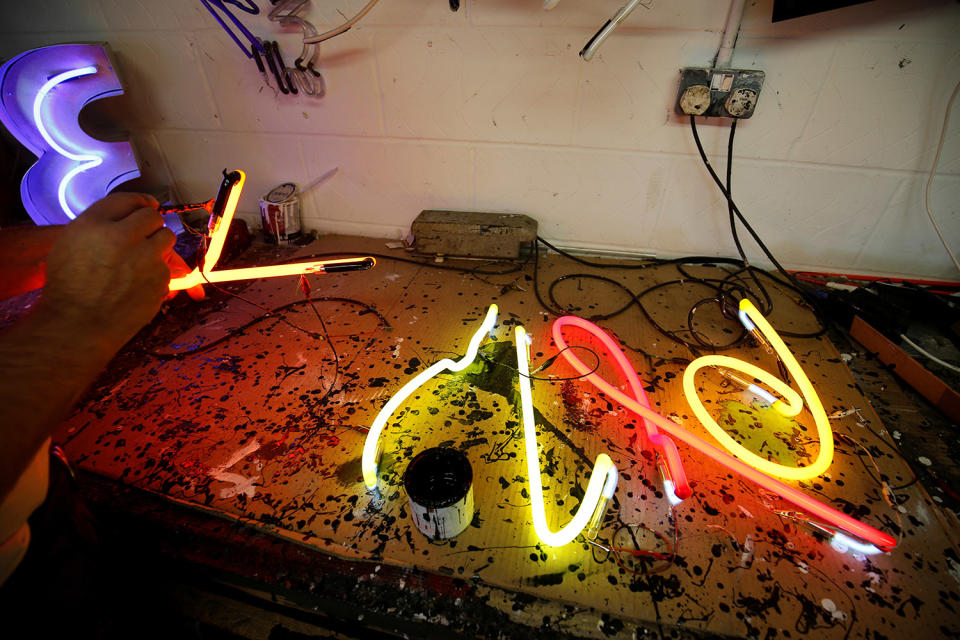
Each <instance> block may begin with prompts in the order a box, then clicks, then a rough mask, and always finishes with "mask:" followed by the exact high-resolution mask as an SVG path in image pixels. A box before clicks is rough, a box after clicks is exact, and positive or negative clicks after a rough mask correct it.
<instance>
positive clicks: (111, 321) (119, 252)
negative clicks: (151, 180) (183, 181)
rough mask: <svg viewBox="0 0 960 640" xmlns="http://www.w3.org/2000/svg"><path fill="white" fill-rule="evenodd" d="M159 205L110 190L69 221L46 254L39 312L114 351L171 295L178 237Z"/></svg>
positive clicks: (81, 336)
mask: <svg viewBox="0 0 960 640" xmlns="http://www.w3.org/2000/svg"><path fill="white" fill-rule="evenodd" d="M158 206H159V205H158V203H157V201H156V199H155V198H153V197H151V196H148V195H145V194H137V193H117V194H112V195H109V196H107V197H106V198H103V199H102V200H99V201H98V202H96V203H94V204H93V205H91V206H90V208H89V209H87V210H86V211H85V212H83V213H82V214H81V215H79V216H78V217H77V218H76V220H74V221H72V222H71V223H70V224H69V225H67V226H66V228H65V229H64V230H63V233H62V235H61V236H60V238H59V239H58V240H57V241H56V242H55V243H54V245H53V247H52V248H51V250H50V254H49V255H48V257H47V274H46V285H45V286H44V289H43V294H42V295H41V299H40V303H39V305H38V309H37V312H38V313H46V314H47V315H51V316H54V317H56V318H57V319H59V320H60V321H62V322H64V327H65V330H67V331H70V332H71V333H72V334H74V335H76V336H77V338H79V339H86V340H89V341H92V342H94V343H96V345H97V346H99V347H101V348H103V349H106V350H108V351H110V355H111V356H112V355H113V353H115V352H116V351H117V350H118V349H119V348H120V347H122V346H123V345H124V344H125V343H126V342H127V341H128V340H130V338H132V337H133V336H134V335H135V334H136V332H137V331H139V330H140V328H141V327H143V326H144V325H145V324H146V323H147V322H149V321H150V320H151V319H152V318H153V316H154V315H155V314H156V313H157V311H158V310H159V309H160V305H161V303H162V302H163V300H164V298H165V297H166V295H167V294H168V293H169V287H170V267H169V266H168V261H170V260H171V259H172V258H171V257H170V254H173V245H174V243H175V242H176V236H175V235H174V234H173V232H172V231H170V230H169V229H167V228H166V227H164V226H163V216H162V215H161V214H160V213H159V212H158V211H157V207H158Z"/></svg>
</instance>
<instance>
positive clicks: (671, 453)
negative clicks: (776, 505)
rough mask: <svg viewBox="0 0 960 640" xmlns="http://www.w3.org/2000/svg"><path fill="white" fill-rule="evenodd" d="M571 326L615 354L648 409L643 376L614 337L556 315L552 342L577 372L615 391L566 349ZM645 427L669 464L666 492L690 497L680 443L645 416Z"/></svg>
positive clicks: (602, 388) (604, 389)
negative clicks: (565, 335)
mask: <svg viewBox="0 0 960 640" xmlns="http://www.w3.org/2000/svg"><path fill="white" fill-rule="evenodd" d="M568 325H569V326H571V327H577V328H578V329H583V330H584V331H586V332H587V333H589V334H590V335H592V336H594V337H595V338H597V339H598V340H600V342H601V344H603V346H604V348H606V350H607V352H608V353H609V354H610V355H611V356H612V357H613V359H614V361H615V362H616V363H617V365H618V366H619V367H620V371H621V372H622V373H623V375H624V376H625V377H626V379H627V383H628V384H629V386H630V392H631V394H632V396H633V398H634V400H636V401H637V402H638V403H639V404H640V405H641V406H644V407H646V408H647V409H649V408H650V401H649V400H648V399H647V394H646V392H645V391H644V390H643V385H641V384H640V378H639V377H638V376H637V372H636V371H634V370H633V367H632V366H631V365H630V362H629V361H628V360H627V356H626V355H624V353H623V351H622V350H621V349H620V347H619V346H618V345H617V343H616V342H614V341H613V338H611V337H610V336H609V335H608V334H607V332H606V331H604V330H603V329H601V328H600V327H598V326H597V325H595V324H593V323H592V322H589V321H587V320H584V319H583V318H580V317H577V316H562V317H560V318H557V319H556V320H555V321H554V323H553V341H554V342H555V343H556V344H557V349H559V350H560V351H562V352H563V356H564V357H565V358H566V359H567V362H569V363H570V365H571V366H572V367H573V368H574V369H575V370H576V372H577V373H579V374H580V375H582V376H584V377H585V378H586V379H587V380H589V381H590V382H592V383H593V385H594V386H595V387H597V389H599V390H600V391H602V392H604V393H606V394H608V395H611V394H610V392H611V390H616V387H614V386H613V385H612V384H610V383H609V382H607V381H606V380H604V379H603V377H602V376H600V375H599V374H598V373H596V372H593V373H591V371H590V370H591V367H588V366H587V365H586V364H585V363H584V362H583V361H582V360H580V358H578V357H577V356H576V354H574V353H573V351H572V350H571V349H568V348H567V343H566V341H565V340H564V339H563V328H564V327H565V326H568ZM643 428H644V429H645V430H646V433H647V439H648V440H649V441H650V444H651V445H653V446H654V448H656V450H657V451H658V452H659V453H660V455H661V456H662V457H663V460H664V464H665V465H666V472H667V473H666V475H667V476H668V477H666V478H664V485H665V488H666V490H667V494H668V495H669V494H670V492H671V491H672V492H673V493H674V494H675V495H676V497H677V498H679V499H680V500H685V499H686V498H689V497H690V494H691V490H690V484H689V483H688V482H687V474H686V472H685V471H684V470H683V462H682V461H681V460H680V453H679V452H678V451H677V445H676V444H675V443H674V442H673V440H671V439H670V438H669V437H667V436H665V435H663V434H662V433H660V431H659V430H658V429H657V425H655V424H654V423H653V422H651V421H650V420H648V419H646V418H643ZM671 485H672V486H671Z"/></svg>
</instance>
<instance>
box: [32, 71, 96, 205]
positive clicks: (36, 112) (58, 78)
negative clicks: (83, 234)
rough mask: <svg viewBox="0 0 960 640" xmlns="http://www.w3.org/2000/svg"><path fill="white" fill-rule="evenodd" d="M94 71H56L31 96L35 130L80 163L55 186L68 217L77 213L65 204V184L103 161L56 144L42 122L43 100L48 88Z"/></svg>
mask: <svg viewBox="0 0 960 640" xmlns="http://www.w3.org/2000/svg"><path fill="white" fill-rule="evenodd" d="M96 72H97V68H96V67H94V66H88V67H80V68H79V69H72V70H70V71H64V72H63V73H58V74H57V75H55V76H53V77H52V78H50V79H49V80H47V81H46V82H45V83H43V86H42V87H40V90H39V91H37V95H36V96H35V97H34V98H33V120H34V123H36V126H37V131H39V132H40V135H41V136H42V137H43V139H44V141H45V142H46V143H47V144H48V145H50V148H51V149H53V150H54V151H56V152H57V153H59V154H60V155H62V156H64V157H65V158H69V159H70V160H73V161H75V162H79V163H81V164H78V165H77V166H76V167H74V168H73V169H71V170H70V171H68V172H67V173H66V174H65V175H64V176H63V178H61V179H60V184H59V185H58V186H57V199H58V200H59V201H60V207H61V208H62V209H63V212H64V213H66V214H67V217H69V218H70V219H73V218H76V217H77V214H75V213H74V212H73V210H72V209H70V205H69V204H67V185H69V184H70V181H71V180H73V177H74V176H75V175H77V174H78V173H81V172H83V171H86V170H87V169H92V168H93V167H96V166H99V165H100V164H101V163H102V162H103V158H101V157H100V156H96V155H91V154H89V153H72V152H70V151H68V150H67V149H64V148H63V147H62V146H61V145H60V144H58V143H57V141H56V140H55V139H54V138H53V136H51V135H50V132H49V131H48V130H47V126H46V124H44V122H43V100H44V98H46V97H47V94H48V93H50V90H51V89H53V88H54V87H56V86H57V85H58V84H60V83H62V82H66V81H67V80H72V79H73V78H80V77H82V76H88V75H90V74H93V73H96Z"/></svg>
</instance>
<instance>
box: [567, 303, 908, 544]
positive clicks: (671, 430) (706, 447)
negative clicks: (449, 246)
mask: <svg viewBox="0 0 960 640" xmlns="http://www.w3.org/2000/svg"><path fill="white" fill-rule="evenodd" d="M570 318H572V316H564V317H563V318H559V319H557V320H556V321H555V322H554V327H553V335H554V340H555V341H556V342H557V346H558V347H560V348H561V349H562V348H563V347H564V346H565V344H564V343H562V339H560V338H559V336H560V329H558V328H557V325H558V324H560V327H561V328H562V327H563V325H564V324H572V325H576V326H578V327H581V328H583V329H585V330H586V331H589V332H590V333H591V334H593V335H595V336H597V337H598V338H600V339H601V341H603V342H604V345H605V346H606V347H607V349H608V350H609V352H610V353H611V354H612V355H613V357H614V360H615V361H616V362H617V365H618V366H619V367H620V369H621V371H622V372H623V374H624V375H625V376H626V377H627V378H628V379H629V378H630V375H631V374H633V375H634V376H636V373H634V371H633V367H632V366H631V365H630V362H629V361H628V360H627V357H626V355H624V353H623V351H621V349H620V347H619V346H618V345H616V344H615V343H614V342H613V341H612V340H611V339H610V337H609V336H607V335H606V334H605V333H604V332H603V330H602V329H600V327H597V326H596V325H594V324H593V323H591V322H589V321H587V320H584V319H583V318H572V320H575V321H576V322H574V321H572V320H571V319H570ZM561 320H563V321H564V322H563V323H561ZM604 338H606V339H604ZM563 357H564V358H566V359H567V361H568V362H569V363H570V364H571V366H573V368H574V369H576V370H577V371H578V372H580V373H586V372H588V371H589V370H590V367H587V366H586V365H585V364H584V363H583V362H582V361H581V360H580V359H579V358H577V357H576V356H575V355H574V354H572V353H571V351H570V350H567V351H563ZM586 379H587V380H589V381H590V382H592V383H593V384H594V385H595V386H596V387H597V389H599V390H600V391H602V392H603V393H605V394H607V395H608V396H610V398H611V399H613V400H614V401H616V402H618V403H619V404H621V405H623V406H624V407H626V408H627V409H629V410H630V411H632V412H634V413H636V414H637V415H638V416H640V417H641V418H643V420H644V422H645V423H646V421H648V420H649V421H650V422H652V423H654V424H655V425H656V426H658V427H659V428H660V429H662V430H663V431H664V432H665V433H666V434H668V435H670V436H672V437H673V438H676V439H677V440H682V441H683V442H685V443H687V444H688V445H690V446H691V447H693V448H694V449H696V450H697V451H699V452H700V453H702V454H704V455H705V456H707V457H709V458H712V459H713V460H714V461H716V462H718V463H720V464H722V465H723V466H725V467H726V468H727V469H729V470H730V471H733V472H735V473H739V474H740V475H742V476H743V477H744V478H746V479H747V480H751V481H753V482H755V483H757V484H759V485H760V486H761V487H763V488H764V489H767V490H768V491H771V492H773V493H775V494H777V495H779V496H780V497H781V498H783V499H784V500H786V501H788V502H791V503H793V504H794V505H796V506H797V507H800V508H801V509H803V510H804V511H807V512H808V513H810V514H812V515H814V516H816V517H817V518H819V519H820V520H822V521H823V522H826V523H828V524H831V525H833V526H835V527H838V528H840V529H843V530H844V531H846V532H847V533H852V534H853V535H855V536H857V537H858V538H860V539H861V540H866V541H868V542H870V543H873V544H875V545H876V546H878V547H880V548H881V549H884V550H890V549H892V548H893V547H895V546H896V544H897V542H896V540H895V539H894V538H893V537H892V536H890V535H888V534H886V533H884V532H882V531H879V530H877V529H874V528H873V527H871V526H870V525H867V524H864V523H862V522H860V521H859V520H856V519H855V518H851V517H850V516H848V515H846V514H845V513H843V512H841V511H837V510H836V509H834V508H833V507H829V506H827V505H825V504H824V503H822V502H820V501H819V500H817V499H816V498H812V497H810V496H808V495H807V494H805V493H803V492H802V491H799V490H798V489H795V488H793V487H791V486H789V485H787V484H784V483H782V482H780V481H779V480H776V479H774V478H771V477H770V476H768V475H767V474H765V473H763V472H761V471H759V470H757V469H755V468H753V467H751V466H750V465H749V464H747V463H745V462H742V461H741V460H739V459H737V458H734V457H733V456H732V455H730V454H729V453H727V452H725V451H723V450H722V449H720V448H718V447H715V446H714V445H712V444H710V443H709V442H707V441H705V440H703V439H702V438H700V437H698V436H696V435H694V434H692V433H690V432H689V431H687V430H686V429H684V428H683V427H681V426H680V425H678V424H677V423H675V422H673V421H672V420H668V419H667V418H665V417H663V416H662V415H660V414H659V413H657V412H656V411H653V410H652V409H650V407H649V406H644V404H643V403H641V402H640V401H638V400H637V399H635V398H631V397H630V396H629V395H627V394H626V393H624V392H623V391H621V390H620V389H617V388H616V387H615V386H613V385H612V384H610V383H609V382H607V381H606V380H604V379H603V378H602V377H601V376H600V375H599V374H596V373H593V374H591V375H589V376H586ZM641 392H642V389H641ZM645 399H646V397H645V396H644V400H645ZM648 405H649V403H648ZM648 433H649V432H648ZM660 435H661V436H662V434H660ZM671 444H672V443H671ZM681 468H682V467H681Z"/></svg>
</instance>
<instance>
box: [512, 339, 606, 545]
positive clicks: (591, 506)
mask: <svg viewBox="0 0 960 640" xmlns="http://www.w3.org/2000/svg"><path fill="white" fill-rule="evenodd" d="M514 335H515V336H516V342H517V365H518V367H519V370H520V375H519V376H518V385H519V386H520V414H521V417H522V422H523V442H524V449H525V451H526V455H527V476H528V480H527V481H528V482H529V483H530V508H531V510H532V512H533V529H534V531H536V533H537V537H538V538H540V540H542V541H543V543H544V544H546V545H548V546H551V547H560V546H563V545H565V544H567V543H568V542H570V541H571V540H573V539H574V538H576V537H577V534H579V533H580V532H581V531H583V529H584V528H585V527H587V525H591V523H592V525H591V526H592V528H595V527H596V525H597V522H598V518H602V517H603V513H602V510H605V509H606V505H607V503H608V502H609V501H610V500H611V499H612V498H613V494H614V492H615V491H616V488H617V477H618V476H617V468H616V467H615V466H614V464H613V461H612V460H611V459H610V456H608V455H607V454H605V453H601V454H600V455H598V456H597V459H596V461H595V462H594V464H593V472H592V473H591V474H590V480H589V481H588V483H587V490H586V493H585V494H584V496H583V501H582V502H581V503H580V507H579V508H578V509H577V512H576V513H575V514H574V516H573V519H572V520H570V522H568V523H567V524H566V525H565V526H564V527H562V528H561V529H560V530H559V531H551V529H550V525H549V524H548V523H547V515H546V508H545V506H544V503H543V482H542V480H541V478H540V452H539V451H538V449H537V425H536V422H535V420H534V417H533V394H532V393H531V391H530V365H529V363H528V361H527V334H526V332H525V331H524V329H523V327H522V326H520V325H517V326H516V328H515V330H514ZM598 512H599V513H598Z"/></svg>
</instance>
